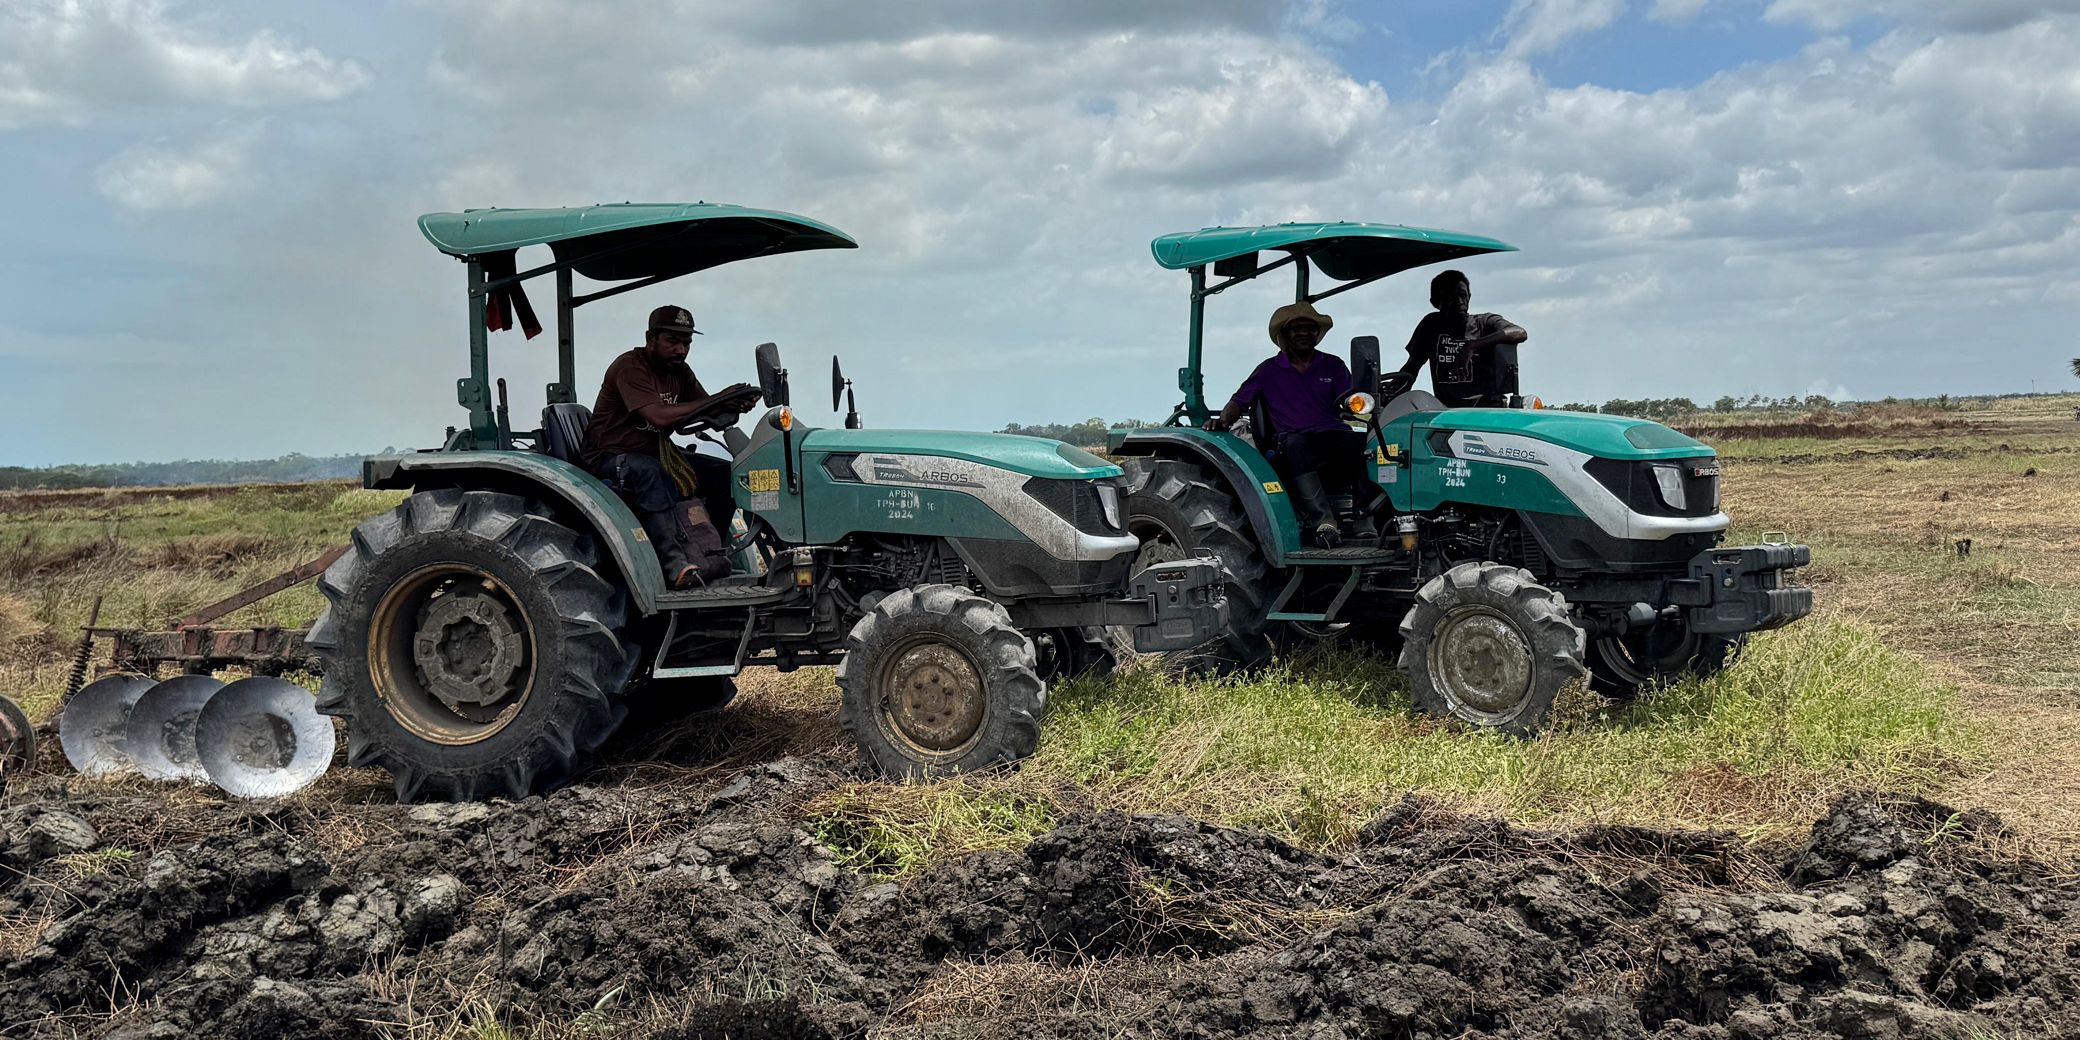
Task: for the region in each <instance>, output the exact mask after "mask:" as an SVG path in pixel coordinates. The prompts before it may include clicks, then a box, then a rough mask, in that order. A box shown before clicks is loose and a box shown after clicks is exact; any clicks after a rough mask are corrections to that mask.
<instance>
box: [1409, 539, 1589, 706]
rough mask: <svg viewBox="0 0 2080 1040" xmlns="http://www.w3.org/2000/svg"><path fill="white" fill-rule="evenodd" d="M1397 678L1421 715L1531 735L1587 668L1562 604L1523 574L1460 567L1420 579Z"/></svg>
mask: <svg viewBox="0 0 2080 1040" xmlns="http://www.w3.org/2000/svg"><path fill="white" fill-rule="evenodd" d="M1401 637H1402V647H1401V671H1402V674H1404V675H1406V676H1407V677H1408V685H1409V691H1410V695H1411V697H1412V699H1413V700H1414V701H1415V706H1416V708H1417V709H1418V710H1420V711H1423V712H1425V713H1427V714H1430V715H1435V716H1439V717H1441V718H1453V719H1459V720H1461V721H1464V722H1469V723H1472V724H1473V725H1476V726H1479V727H1481V728H1483V729H1492V730H1497V731H1500V732H1503V733H1508V734H1511V735H1513V736H1530V735H1531V734H1534V733H1537V732H1538V731H1539V730H1540V729H1542V728H1544V726H1545V721H1546V716H1547V715H1548V714H1550V713H1551V712H1552V710H1553V702H1554V700H1555V699H1556V698H1557V697H1559V695H1560V691H1561V690H1562V689H1564V688H1565V687H1566V686H1567V684H1569V683H1571V682H1574V681H1575V680H1577V679H1580V678H1581V677H1582V676H1583V675H1584V674H1585V673H1586V671H1587V669H1585V668H1584V667H1583V665H1582V653H1583V650H1584V643H1585V639H1584V636H1583V634H1582V630H1581V629H1580V628H1578V627H1576V626H1575V623H1574V622H1573V621H1572V620H1570V619H1569V618H1568V615H1567V600H1566V599H1565V598H1564V597H1562V596H1561V595H1560V594H1559V593H1557V592H1554V591H1553V590H1552V589H1549V588H1546V587H1545V586H1543V585H1540V584H1538V579H1537V578H1536V577H1534V576H1533V575H1532V573H1531V572H1530V571H1527V570H1524V569H1522V568H1519V567H1512V566H1509V565H1507V564H1501V563H1462V564H1460V565H1458V566H1456V567H1453V568H1452V569H1451V570H1449V571H1446V572H1445V573H1443V574H1441V575H1438V576H1437V577H1435V578H1432V579H1430V580H1429V581H1428V582H1425V583H1424V585H1423V587H1422V589H1421V590H1420V591H1418V592H1417V593H1416V603H1415V606H1414V607H1412V608H1410V609H1409V612H1408V616H1407V617H1405V618H1403V619H1402V622H1401Z"/></svg>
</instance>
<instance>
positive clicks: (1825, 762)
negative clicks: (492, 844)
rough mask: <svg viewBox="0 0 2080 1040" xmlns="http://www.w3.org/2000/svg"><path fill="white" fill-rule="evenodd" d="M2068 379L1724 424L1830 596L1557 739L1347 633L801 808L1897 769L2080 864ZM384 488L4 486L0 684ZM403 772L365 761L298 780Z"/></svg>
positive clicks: (1336, 827)
mask: <svg viewBox="0 0 2080 1040" xmlns="http://www.w3.org/2000/svg"><path fill="white" fill-rule="evenodd" d="M2075 403H2076V401H2075V400H2073V399H2055V398H2040V399H2035V400H2034V401H2032V402H2028V403H2027V404H2026V405H2024V404H2018V403H2013V402H2002V404H2001V406H2000V407H1998V408H1986V409H1981V410H1978V411H1963V412H1959V411H1941V412H1936V411H1928V410H1915V409H1911V408H1901V409H1890V410H1886V409H1872V410H1869V411H1867V412H1864V413H1861V414H1849V415H1830V416H1824V417H1820V418H1819V419H1817V420H1810V421H1809V420H1808V419H1807V418H1806V417H1796V416H1791V417H1778V419H1777V420H1776V421H1773V422H1766V421H1759V420H1757V421H1750V420H1747V419H1746V418H1745V417H1744V420H1743V423H1742V424H1735V423H1726V424H1723V425H1721V426H1717V427H1714V428H1713V429H1712V432H1711V433H1709V435H1708V436H1709V437H1710V438H1711V439H1712V440H1713V441H1714V442H1715V443H1717V444H1718V446H1719V447H1720V448H1721V450H1722V452H1723V454H1724V455H1725V456H1726V458H1727V459H1728V460H1729V465H1728V468H1727V477H1726V498H1727V500H1726V508H1727V510H1728V511H1729V512H1730V513H1732V514H1733V515H1734V517H1735V519H1736V523H1737V525H1738V526H1737V531H1736V537H1742V538H1752V537H1756V536H1759V535H1760V534H1762V533H1763V532H1765V531H1783V532H1787V533H1789V534H1790V535H1791V536H1792V537H1794V538H1796V539H1799V540H1803V541H1806V542H1808V543H1810V544H1811V545H1812V546H1813V549H1814V557H1815V561H1816V562H1815V564H1814V566H1813V567H1812V568H1811V569H1810V570H1809V572H1808V573H1807V574H1806V575H1805V578H1806V580H1807V581H1809V582H1810V583H1812V584H1813V585H1814V586H1815V587H1816V589H1817V590H1818V596H1817V598H1818V603H1819V606H1818V609H1817V611H1816V614H1815V616H1814V617H1813V618H1811V619H1809V620H1807V621H1805V622H1803V623H1801V624H1798V625H1795V626H1793V627H1791V628H1789V629H1786V630H1784V631H1781V632H1778V633H1773V634H1770V635H1768V636H1765V637H1762V638H1760V639H1758V640H1757V641H1756V642H1755V644H1754V645H1753V646H1752V647H1751V648H1750V650H1749V652H1748V653H1747V654H1746V655H1745V656H1744V658H1743V659H1742V661H1741V663H1740V664H1739V665H1738V666H1737V667H1735V668H1734V669H1732V670H1731V671H1730V672H1728V673H1727V674H1725V675H1723V676H1720V677H1718V678H1715V679H1713V680H1710V681H1704V682H1690V683H1684V684H1680V685H1677V686H1674V687H1671V688H1668V689H1665V690H1661V691H1657V692H1655V693H1653V694H1652V695H1651V696H1648V697H1646V698H1645V699H1643V700H1642V701H1640V702H1639V703H1636V704H1633V705H1627V706H1613V705H1609V704H1605V703H1603V702H1602V701H1600V700H1599V699H1597V698H1595V697H1593V696H1592V695H1589V694H1587V693H1581V694H1579V695H1577V696H1575V697H1574V698H1573V699H1572V700H1571V701H1570V702H1568V703H1567V704H1566V705H1564V708H1563V718H1562V724H1561V725H1560V726H1558V727H1557V728H1556V729H1554V730H1553V731H1552V732H1550V733H1548V734H1547V735H1545V736H1543V737H1541V738H1539V739H1537V740H1531V741H1519V740H1510V739H1505V738H1500V737H1494V736H1488V735H1483V734H1479V733H1474V732H1469V731H1466V730H1464V729H1462V728H1459V727H1455V726H1446V725H1440V724H1437V723H1434V722H1430V721H1428V720H1424V719H1419V718H1416V717H1414V716H1412V715H1411V714H1410V713H1409V712H1408V710H1407V707H1408V704H1407V697H1406V691H1405V689H1404V688H1403V686H1402V684H1401V682H1400V679H1399V677H1398V675H1396V673H1395V672H1394V671H1393V669H1392V668H1391V667H1390V666H1389V665H1388V663H1386V662H1383V661H1380V660H1378V659H1375V658H1371V657H1368V656H1365V655H1363V654H1361V653H1358V652H1354V651H1339V650H1336V649H1333V648H1331V649H1325V650H1317V651H1314V652H1311V653H1309V654H1304V655H1301V656H1299V657H1298V658H1296V659H1294V660H1290V661H1284V662H1281V663H1280V664H1279V665H1278V666H1277V667H1275V668H1273V669H1272V670H1270V671H1267V672H1264V673H1261V674H1258V675H1255V676H1252V677H1249V678H1246V679H1231V680H1219V681H1215V680H1203V679H1182V678H1176V677H1172V676H1169V675H1165V674H1163V673H1161V672H1160V671H1157V670H1153V669H1144V670H1137V671H1132V672H1130V673H1129V674H1127V675H1125V676H1122V677H1120V678H1117V679H1114V680H1109V681H1103V682H1080V683H1076V684H1071V685H1069V686H1066V687H1063V688H1060V689H1058V690H1056V691H1055V692H1054V697H1053V707H1052V714H1051V716H1050V717H1049V719H1048V721H1047V724H1046V729H1045V737H1044V740H1043V743H1042V747H1041V750H1040V753H1039V754H1038V756H1037V757H1035V758H1034V759H1033V760H1031V761H1030V762H1028V763H1027V765H1026V767H1025V768H1024V769H1023V770H1021V771H1019V772H1018V773H1016V774H1012V775H1009V776H1003V777H990V778H982V779H976V780H970V781H963V782H958V783H947V784H939V785H932V786H899V785H889V784H881V783H864V782H863V783H858V784H853V785H850V786H847V787H845V788H842V789H840V790H838V791H836V792H834V793H831V794H828V795H826V796H824V797H822V798H820V799H819V800H817V801H816V802H815V803H813V804H811V805H809V806H808V807H806V809H805V811H806V812H808V813H809V814H811V816H812V817H813V819H814V823H815V826H816V828H817V830H818V831H819V832H820V833H821V834H822V835H823V836H825V838H826V839H828V840H829V841H830V842H831V844H832V845H833V846H834V847H836V848H838V849H839V850H840V851H841V852H842V853H843V854H844V855H845V856H847V857H849V858H850V860H851V861H852V862H854V863H855V864H860V865H866V866H869V867H871V868H872V869H876V870H882V871H887V872H900V871H903V870H905V869H909V868H911V867H914V866H916V865H917V864H919V863H922V862H926V861H929V860H931V859H935V858H938V857H942V856H945V855H949V854H953V853H957V852H960V851H964V850H968V849H975V848H989V847H1011V846H1015V845H1018V844H1021V843H1023V842H1024V841H1026V840H1027V839H1029V838H1030V837H1031V836H1033V835H1034V834H1037V833H1039V832H1040V831H1043V830H1045V829H1047V828H1048V827H1049V826H1051V825H1052V823H1053V822H1054V821H1056V820H1057V819H1059V818H1061V817H1062V816H1063V815H1064V814H1066V813H1069V812H1072V811H1076V810H1080V809H1086V808H1094V807H1117V808H1125V809H1133V810H1138V811H1154V812H1175V813H1182V814H1188V815H1191V816H1195V817H1198V818H1201V819H1206V820H1211V821H1215V822H1224V823H1242V824H1250V825H1254V826H1258V827H1262V828H1265V829H1267V830H1269V831H1271V832H1273V833H1276V834H1280V835H1282V836H1286V837H1289V838H1291V839H1293V840H1296V841H1298V842H1301V843H1303V844H1310V845H1317V846H1333V845H1336V844H1339V843H1342V842H1346V841H1348V840H1349V839H1350V838H1351V837H1352V836H1353V834H1354V833H1355V831H1356V829H1357V828H1358V827H1359V826H1361V825H1362V824H1363V823H1364V822H1365V821H1366V820H1367V819H1369V818H1370V817H1372V816H1373V815H1375V814H1376V813H1377V812H1378V811H1379V810H1380V809H1381V808H1382V807H1384V806H1387V805H1390V804H1392V803H1394V802H1395V801H1397V800H1399V799H1400V798H1402V797H1403V796H1404V795H1405V794H1408V793H1419V794H1424V795H1429V796H1432V797H1435V798H1437V799H1440V800H1442V801H1443V802H1445V803H1447V804H1449V805H1452V806H1457V807H1464V808H1471V809H1475V810H1479V811H1485V812H1492V813H1495V814H1497V815H1500V816H1503V817H1507V818H1510V819H1513V820H1519V821H1528V822H1537V823H1578V822H1586V821H1615V820H1622V821H1626V822H1635V823H1645V824H1655V825H1698V826H1716V827H1729V828H1733V829H1736V830H1737V831H1739V832H1741V833H1742V834H1744V835H1748V836H1750V837H1754V838H1769V837H1775V836H1782V835H1785V834H1788V833H1790V832H1791V831H1793V830H1795V829H1802V828H1804V827H1805V826H1807V825H1808V824H1809V823H1810V822H1811V820H1812V819H1813V818H1814V817H1815V816H1817V815H1818V814H1819V813H1820V812H1821V811H1822V809H1823V807H1824V806H1825V804H1826V802H1827V801H1828V800H1829V799H1830V798H1832V797H1833V796H1834V795H1835V794H1837V793H1839V792H1841V791H1844V790H1848V789H1852V788H1860V787H1881V788H1887V789H1897V790H1906V791H1913V792H1917V793H1923V794H1928V795H1931V796H1934V797H1937V798H1941V799H1945V800H1948V801H1952V802H1955V803H1963V804H1969V805H1975V806H1983V807H1985V808H1988V809H1992V810H1993V811H1995V812H1997V813H2000V814H2002V815H2003V816H2004V817H2006V818H2008V819H2009V820H2010V822H2012V823H2014V824H2016V827H2015V828H2014V832H2015V835H2016V837H2015V840H2016V841H2017V842H2020V843H2026V844H2027V845H2028V846H2030V847H2031V848H2032V849H2033V850H2034V851H2037V852H2039V853H2042V854H2047V855H2054V856H2057V857H2060V858H2062V859H2073V858H2075V857H2080V810H2076V809H2075V808H2073V807H2074V806H2075V805H2080V753H2076V752H2075V751H2074V750H2073V748H2075V747H2076V746H2080V661H2076V660H2075V658H2074V656H2073V654H2072V652H2071V647H2072V646H2073V641H2074V635H2075V628H2076V625H2080V552H2076V550H2080V534H2076V530H2075V527H2074V525H2073V522H2072V519H2071V518H2072V517H2073V516H2075V515H2076V511H2080V480H2076V477H2080V423H2075V422H2074V421H2073V419H2072V415H2073V407H2074V405H2075ZM1742 425H1746V426H1747V427H1748V428H1747V429H1743V428H1741V427H1742ZM1758 434H1759V435H1758ZM392 501H394V496H391V495H387V494H382V493H374V492H365V491H361V490H358V489H356V488H354V487H352V486H351V485H345V484H309V485H287V486H274V487H261V488H245V489H222V488H211V489H179V490H170V491H167V490H127V491H108V492H63V493H58V492H14V493H7V494H0V689H5V690H6V692H8V693H10V694H12V695H14V696H16V697H17V698H18V699H20V700H22V701H23V703H24V705H25V706H26V707H27V708H29V710H30V711H31V713H32V714H33V715H36V716H39V717H43V716H47V715H48V714H49V713H51V712H52V711H54V710H55V708H56V706H57V701H58V697H59V694H60V692H61V691H62V688H63V683H64V678H65V673H66V670H67V667H68V664H69V656H70V648H71V646H72V643H73V640H74V638H75V636H76V633H77V630H78V627H79V626H80V625H81V624H83V623H84V621H85V619H86V615H87V612H88V609H89V605H90V604H91V602H92V601H93V599H94V597H95V596H97V595H99V596H104V597H105V606H104V609H103V623H104V624H114V625H146V626H157V625H160V624H163V623H164V622H165V621H166V620H167V619H168V618H169V617H171V616H174V615H177V614H179V613H181V612H183V611H185V610H187V609H190V608H192V607H194V606H197V605H199V604H201V603H205V602H208V601H210V600H212V599H215V598H217V597H218V596H221V595H223V594H225V593H227V592H229V591H231V590H233V589H235V588H237V587H239V586H241V585H243V584H246V583H249V582H252V581H256V580H258V579H261V578H264V577H267V576H269V575H271V574H273V573H275V572H277V571H280V570H282V569H285V568H287V567H289V566H292V565H294V564H296V563H300V562H302V561H303V560H305V559H308V558H310V557H313V556H316V555H317V554H318V553H319V552H321V551H323V550H324V549H325V548H327V547H329V546H331V545H333V544H337V543H339V542H341V541H343V540H344V539H345V537H346V534H347V532H348V531H349V530H351V528H352V526H353V524H354V523H355V522H356V521H357V520H358V519H359V518H361V517H363V516H366V515H368V514H370V513H373V512H376V511H379V510H381V509H383V508H385V507H386V506H387V505H388V504H389V503H390V502H392ZM1965 538H1970V539H1971V540H1972V548H1971V553H1970V555H1969V556H1960V555H1959V554H1958V552H1957V550H1956V543H1957V542H1958V541H1959V540H1961V539H1965ZM318 605H319V603H318V597H317V595H316V592H315V590H314V589H312V588H311V587H309V586H305V587H303V588H299V589H296V590H293V591H291V592H290V593H287V594H284V595H281V596H278V597H276V598H275V599H272V600H269V601H267V602H266V603H263V604H261V605H258V606H255V607H252V608H248V609H247V610H245V611H242V612H240V613H239V614H237V615H234V616H233V617H232V618H231V619H230V621H232V622H233V623H251V624H263V623H265V624H283V625H300V624H305V623H307V622H308V621H309V620H310V619H311V618H312V617H313V616H314V615H315V614H316V612H317V609H318ZM743 685H744V687H745V690H746V695H745V698H744V701H743V702H742V703H745V704H746V705H747V707H749V708H751V709H752V710H754V711H755V712H758V713H759V715H758V717H759V718H761V719H770V720H772V724H771V725H770V726H767V727H766V730H763V731H761V733H760V734H759V736H758V739H757V741H756V742H755V744H752V745H747V746H746V747H742V748H738V749H736V750H738V751H744V752H747V753H749V752H751V751H755V752H756V753H757V754H759V755H777V754H783V753H788V752H795V753H804V754H825V753H844V752H843V750H842V748H841V747H839V746H838V745H837V743H836V727H835V725H834V717H835V708H836V699H837V697H836V690H835V687H834V686H833V684H832V682H831V679H830V676H829V674H828V672H827V671H821V670H811V671H805V672H801V673H796V674H794V675H789V676H770V675H753V676H751V677H748V678H747V679H746V680H745V681H744V684H743ZM738 710H742V709H738ZM652 746H654V745H652ZM619 768H621V769H624V770H628V769H636V770H639V769H640V768H641V766H640V764H635V765H624V766H622V767H619ZM379 789H380V780H379V778H373V777H371V778H368V779H367V780H366V781H365V782H364V781H357V780H353V779H348V778H342V780H341V781H340V782H336V783H335V782H331V781H328V783H327V784H326V785H324V786H323V787H321V788H320V789H317V790H316V791H314V792H313V793H309V794H306V795H305V796H304V797H306V798H318V799H322V798H328V797H342V796H344V795H343V794H342V792H352V793H353V795H354V796H356V797H359V796H365V795H366V794H367V793H368V792H370V791H374V790H379Z"/></svg>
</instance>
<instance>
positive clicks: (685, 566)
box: [641, 510, 700, 589]
mask: <svg viewBox="0 0 2080 1040" xmlns="http://www.w3.org/2000/svg"><path fill="white" fill-rule="evenodd" d="M641 516H642V518H643V533H644V534H647V535H649V536H650V547H651V548H653V549H656V550H657V562H658V563H659V564H660V565H662V566H663V567H664V583H665V587H667V588H673V589H683V588H685V587H687V586H688V585H691V584H693V583H694V582H697V581H699V580H700V578H699V574H700V569H699V568H697V567H695V566H694V565H693V564H692V563H690V562H688V561H687V559H686V546H685V544H684V543H683V542H681V541H680V539H679V519H678V517H676V516H674V515H672V512H671V511H670V510H662V511H659V512H655V513H651V512H645V513H642V514H641Z"/></svg>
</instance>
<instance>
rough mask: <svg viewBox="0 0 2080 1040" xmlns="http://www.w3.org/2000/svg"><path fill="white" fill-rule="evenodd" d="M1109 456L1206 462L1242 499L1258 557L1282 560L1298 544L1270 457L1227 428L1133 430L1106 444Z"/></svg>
mask: <svg viewBox="0 0 2080 1040" xmlns="http://www.w3.org/2000/svg"><path fill="white" fill-rule="evenodd" d="M1111 453H1112V454H1113V455H1115V456H1133V455H1160V456H1169V457H1172V458H1178V459H1182V460H1185V461H1187V462H1197V463H1200V464H1202V465H1205V466H1209V467H1211V468H1212V469H1213V470H1214V471H1215V472H1217V473H1219V474H1220V475H1221V479H1222V480H1225V481H1227V483H1228V489H1229V490H1230V491H1232V492H1234V494H1235V497H1236V498H1237V499H1240V500H1241V502H1242V513H1243V516H1245V517H1246V518H1247V519H1248V520H1249V526H1250V533H1251V534H1253V535H1255V536H1256V540H1257V545H1258V547H1259V548H1260V549H1261V550H1262V552H1263V553H1264V560H1265V562H1266V563H1268V564H1270V565H1271V566H1272V567H1279V566H1283V565H1284V563H1285V559H1286V554H1287V553H1292V552H1297V551H1299V549H1300V525H1299V522H1298V521H1297V520H1295V519H1294V517H1293V504H1292V501H1291V500H1290V499H1289V498H1288V497H1287V495H1286V493H1285V489H1284V487H1283V486H1282V485H1281V484H1280V482H1279V478H1278V473H1277V472H1276V471H1275V470H1273V469H1272V468H1271V463H1269V462H1267V461H1265V459H1264V456H1263V455H1261V454H1259V453H1258V452H1257V450H1256V449H1255V448H1252V447H1250V445H1249V444H1248V442H1246V441H1244V440H1243V439H1242V438H1240V437H1237V436H1235V435H1234V434H1232V433H1214V432H1210V431H1207V430H1197V429H1191V428H1188V427H1166V428H1163V429H1151V430H1134V431H1132V432H1130V433H1128V434H1127V435H1126V436H1125V437H1124V438H1123V439H1121V440H1120V442H1119V444H1118V445H1117V446H1115V447H1113V448H1112V449H1111Z"/></svg>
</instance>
